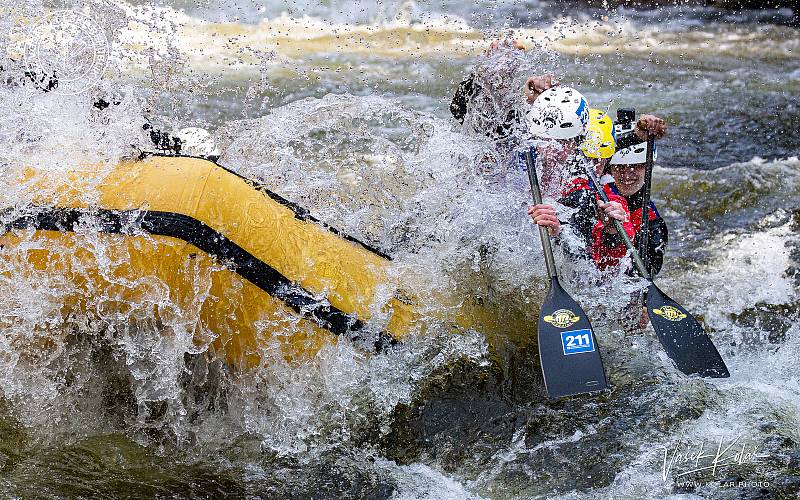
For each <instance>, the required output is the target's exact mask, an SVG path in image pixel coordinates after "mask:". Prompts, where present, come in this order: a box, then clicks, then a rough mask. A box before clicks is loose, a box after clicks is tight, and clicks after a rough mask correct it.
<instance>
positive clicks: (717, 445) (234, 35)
mask: <svg viewBox="0 0 800 500" xmlns="http://www.w3.org/2000/svg"><path fill="white" fill-rule="evenodd" d="M268 4H269V5H260V4H258V3H255V2H249V1H242V0H235V1H232V2H225V3H224V4H223V3H219V2H217V3H215V2H184V1H177V0H175V1H166V0H165V1H160V2H153V3H148V2H140V1H136V2H130V3H128V2H122V1H98V2H95V1H83V2H78V1H75V2H47V3H42V2H36V1H23V2H5V3H3V4H0V10H1V11H2V13H3V15H2V16H0V34H1V35H2V38H1V40H2V41H0V49H2V50H1V51H0V56H2V61H0V66H1V67H2V68H3V69H2V84H1V85H0V166H2V168H1V169H0V200H2V207H3V210H4V211H3V212H2V214H3V215H2V222H3V223H4V224H8V223H9V222H10V221H12V220H14V219H15V218H17V217H19V216H20V214H22V213H24V212H25V210H27V209H28V208H27V207H28V205H29V204H30V202H31V196H32V194H31V193H30V191H29V190H26V189H25V186H22V185H20V184H19V182H18V179H19V173H20V172H21V171H22V170H23V169H24V168H25V167H28V166H37V167H39V168H41V169H44V170H47V171H50V172H53V173H54V174H55V175H60V174H63V173H65V172H66V171H67V170H68V169H69V168H70V167H71V166H73V165H76V164H81V165H92V167H91V168H94V169H96V170H97V172H98V176H97V177H98V179H101V181H102V178H103V176H104V175H105V173H106V172H108V171H110V167H111V166H112V165H114V164H115V163H116V162H117V161H118V160H119V159H120V158H134V157H136V156H138V155H140V154H141V153H142V152H147V151H153V150H154V149H153V148H154V147H153V144H152V143H151V142H150V139H149V137H148V133H147V131H146V130H144V129H143V125H144V124H146V123H149V124H150V125H151V126H152V127H154V128H157V129H159V130H163V131H166V132H177V131H178V130H179V129H181V128H184V127H204V128H205V129H207V130H208V131H209V132H210V133H211V135H212V136H213V138H214V140H215V143H216V145H217V147H218V148H219V150H220V154H221V156H220V159H219V163H220V164H222V165H224V166H225V167H227V168H229V169H231V170H233V171H235V172H237V173H240V174H242V175H244V176H246V177H248V178H251V179H255V180H257V181H259V182H261V183H263V184H265V185H266V186H267V187H268V188H269V189H271V190H272V191H274V192H276V193H278V194H279V195H281V196H283V197H284V198H286V199H288V200H291V201H292V202H295V203H297V204H299V205H301V206H303V207H305V208H307V209H308V210H309V211H310V212H311V214H312V215H313V216H315V217H317V218H318V219H320V220H322V221H324V222H326V223H327V224H330V225H331V226H333V227H336V228H337V229H339V230H341V231H343V232H345V233H348V234H350V235H352V236H354V237H356V238H358V239H360V240H362V241H364V242H366V243H368V244H370V245H372V246H374V247H377V248H380V249H381V250H383V251H385V252H387V253H389V254H390V255H391V256H392V258H393V259H394V262H395V264H396V265H395V266H394V267H393V272H394V273H396V276H393V278H396V279H397V280H398V281H400V282H402V283H403V286H404V288H405V289H408V290H413V291H414V293H415V294H417V295H418V296H419V297H421V298H431V297H439V296H442V295H445V294H453V292H454V291H455V295H456V296H457V297H460V300H461V301H463V302H468V303H476V304H480V305H481V306H482V307H483V308H485V309H486V310H487V311H489V313H490V314H491V316H492V318H495V319H496V323H497V328H495V329H493V330H492V331H490V332H474V331H467V332H463V333H462V334H459V335H453V334H452V333H451V331H450V329H449V328H447V327H446V325H445V324H434V326H433V327H432V329H431V331H429V332H428V333H427V334H425V335H415V336H412V337H411V338H410V339H408V340H407V341H406V342H404V343H403V344H402V345H400V346H398V347H397V348H396V349H394V350H391V351H389V352H387V353H384V354H377V355H375V354H368V353H366V352H364V350H363V349H362V348H361V347H360V346H358V345H357V344H356V343H354V342H349V341H346V340H341V341H339V342H337V343H335V344H331V345H327V346H325V347H323V348H322V349H321V350H320V352H319V353H318V354H317V355H316V356H315V357H314V358H313V359H311V360H305V361H301V362H288V361H286V359H285V358H284V356H283V354H282V353H281V352H280V349H278V348H276V347H275V346H274V345H271V346H265V347H264V352H262V353H261V354H263V355H264V359H265V361H264V362H263V363H262V364H261V365H260V366H259V367H256V368H255V369H254V370H251V371H248V372H239V371H235V370H230V369H229V368H228V367H226V365H225V364H224V363H222V362H221V361H220V360H218V359H211V358H209V357H206V356H205V352H204V349H203V348H202V346H201V347H198V346H197V345H196V344H195V342H194V339H195V338H196V337H195V334H196V331H195V327H196V325H197V322H198V321H199V318H198V316H197V312H196V311H194V312H192V311H189V312H186V311H178V307H177V305H176V304H175V303H174V301H173V300H172V299H171V298H170V293H169V290H168V287H167V286H166V284H164V283H162V282H160V281H159V280H158V279H156V278H153V277H151V278H150V279H145V282H146V283H144V284H142V289H143V290H145V289H146V293H144V292H143V294H142V296H141V300H140V301H138V302H132V303H131V304H129V307H128V309H127V310H126V312H124V313H122V312H120V311H115V310H109V309H108V308H104V307H103V304H104V303H105V302H106V300H107V299H109V298H108V297H103V296H102V295H99V296H91V297H86V301H87V303H88V304H89V305H90V306H91V307H90V309H91V310H92V314H86V315H81V314H74V313H72V312H70V311H68V310H67V307H66V303H67V299H66V297H67V296H69V295H70V294H71V293H73V292H74V290H75V289H76V288H75V286H76V285H75V284H74V283H73V282H72V281H71V280H70V277H69V276H59V275H57V274H54V273H47V272H38V271H37V272H33V271H31V272H19V270H18V267H17V266H15V265H14V264H13V262H14V261H13V259H7V260H4V261H3V264H2V269H0V496H2V497H4V498H6V497H8V498H33V497H36V498H70V497H103V498H112V497H198V496H209V497H234V498H240V497H241V498H269V497H274V498H284V497H287V498H393V499H416V498H430V499H434V498H435V499H440V498H453V499H456V498H458V499H461V498H520V499H522V498H571V499H583V498H585V499H595V498H608V499H620V498H631V499H633V498H794V497H796V495H797V494H798V492H799V491H800V480H799V479H798V478H800V444H798V443H800V432H799V431H798V429H800V389H798V387H799V385H798V375H797V369H796V367H797V359H798V356H800V332H799V331H798V305H799V304H800V302H798V286H800V237H799V236H798V235H799V233H800V190H799V188H798V186H800V182H798V181H799V180H800V161H798V159H797V157H798V153H800V134H798V132H797V123H798V121H799V120H800V109H798V105H797V98H796V96H797V95H798V93H800V76H798V75H800V54H798V50H800V34H798V31H797V29H796V28H792V27H790V26H788V25H787V22H788V20H789V19H791V18H792V15H793V13H792V12H791V11H788V10H787V9H783V10H769V11H766V10H764V11H735V12H733V11H721V10H716V9H713V8H709V7H692V6H679V7H662V8H660V9H653V10H632V9H603V8H594V7H587V6H578V5H574V4H572V3H569V5H568V6H562V5H560V4H559V3H557V2H539V1H536V0H531V1H489V0H487V1H481V2H478V3H468V2H454V1H449V0H439V1H429V2H427V1H426V2H422V1H419V2H414V1H411V0H409V1H405V2H399V1H387V2H379V3H376V2H343V1H338V0H334V1H326V2H318V1H315V0H307V1H302V2H284V1H281V2H268ZM64 11H66V12H71V13H77V14H78V15H80V16H82V17H81V18H82V19H84V21H80V22H82V23H84V24H82V26H90V27H93V28H91V29H89V30H88V31H84V32H81V33H82V34H81V35H80V36H83V37H85V38H83V40H91V41H92V44H93V45H90V47H93V48H94V49H97V48H98V47H105V49H104V50H105V52H102V51H101V52H102V53H101V52H98V51H97V50H94V51H93V52H72V53H67V54H60V57H63V59H59V60H62V61H67V62H69V61H72V64H89V63H88V62H87V61H89V59H88V56H87V55H86V54H89V53H91V54H94V55H95V56H97V57H98V59H97V61H98V62H97V64H98V67H97V71H96V72H92V73H90V74H91V75H93V76H92V77H91V78H93V79H92V80H91V81H90V82H89V85H84V86H85V87H86V88H81V85H83V84H85V83H86V82H85V81H83V80H77V81H75V82H68V83H69V85H72V87H70V86H68V83H63V84H61V86H60V87H59V88H56V89H55V91H50V92H44V91H43V90H42V88H41V87H42V85H41V82H39V84H38V85H36V84H34V83H33V82H32V81H31V79H30V78H28V77H27V76H26V75H25V72H26V71H31V70H32V69H34V70H35V69H36V68H37V67H40V66H37V65H39V64H40V60H41V58H46V57H47V56H48V54H45V53H44V52H41V53H39V52H36V53H34V52H32V51H33V48H35V47H42V46H43V45H42V44H37V43H34V42H32V40H31V33H37V36H39V37H47V36H50V34H49V33H51V32H48V31H46V30H44V28H42V26H43V24H42V23H45V24H46V22H48V21H47V20H48V19H49V20H52V19H54V18H53V17H52V16H53V15H54V14H53V13H55V12H64ZM59 15H62V14H59ZM69 19H73V22H75V21H74V19H75V18H69ZM87 19H88V21H86V20H87ZM36 30H40V31H36ZM89 34H91V36H89ZM498 37H513V38H516V39H518V40H519V41H521V42H522V43H524V44H525V45H526V46H527V50H526V51H524V52H523V51H515V50H511V49H508V50H505V51H500V53H495V54H493V55H490V56H488V58H487V56H486V55H485V54H484V52H485V50H486V49H487V47H488V46H489V44H490V43H491V41H492V40H494V39H496V38H498ZM84 48H85V46H84ZM106 49H107V50H106ZM98 54H100V55H102V56H103V57H102V58H100V57H99V56H98ZM37 55H38V57H40V59H37V58H36V57H35V56H37ZM49 57H54V56H53V54H49ZM37 61H39V62H37ZM92 61H93V60H92ZM498 65H507V66H506V67H507V68H508V74H509V75H510V76H509V79H508V81H507V82H505V83H508V89H509V91H508V95H507V96H505V98H508V99H517V98H519V95H518V92H519V90H518V89H519V88H521V86H522V84H523V82H524V81H525V79H526V78H527V77H528V76H530V75H534V74H541V73H552V74H554V75H555V76H557V77H558V78H559V79H560V80H561V81H562V82H564V83H568V84H570V85H573V86H575V87H576V88H578V89H579V90H580V91H581V92H583V93H584V94H585V95H586V96H587V98H588V100H589V102H590V104H591V105H592V107H597V108H601V109H608V110H609V112H610V114H611V115H612V116H614V113H615V111H616V109H618V108H621V107H635V108H636V109H637V112H639V113H653V114H657V115H658V116H661V117H663V118H665V119H666V121H667V123H668V126H669V131H668V136H667V137H666V138H665V139H663V140H661V141H660V142H659V159H658V164H657V166H656V168H655V170H654V183H653V197H654V201H655V203H656V204H657V206H658V208H659V210H660V212H661V215H662V216H663V217H664V218H665V220H666V223H667V225H668V226H669V230H670V242H669V246H668V248H667V253H666V260H665V266H664V269H663V270H662V272H661V274H660V276H659V279H658V282H659V286H660V287H661V288H662V289H663V290H664V291H666V292H667V293H669V295H670V296H672V297H673V298H674V299H676V300H677V301H678V302H680V303H681V304H683V305H684V306H685V307H686V308H687V309H689V310H690V311H692V312H693V313H694V314H695V315H696V316H697V317H698V318H699V319H700V320H701V322H702V323H703V325H704V326H705V328H706V329H707V331H708V332H709V333H710V335H711V337H712V339H713V340H714V343H715V344H716V345H717V347H718V348H719V351H720V353H721V354H722V356H723V357H724V358H725V361H726V363H727V365H728V367H729V369H730V372H731V377H730V378H729V379H700V378H696V377H687V376H685V375H682V374H681V373H680V372H678V371H677V370H676V369H675V367H674V366H673V364H672V362H671V361H670V360H669V359H668V358H667V357H666V355H665V354H664V352H663V349H662V348H661V346H660V344H659V343H658V341H657V339H656V338H655V335H654V333H653V332H652V330H651V329H647V330H645V332H644V333H639V334H626V333H625V330H624V328H623V327H624V326H625V321H624V320H622V319H620V317H621V316H623V315H624V311H625V310H626V308H628V305H629V298H630V296H631V293H633V292H635V291H637V290H640V289H641V288H642V287H643V286H644V284H643V283H642V281H641V280H636V279H632V278H628V277H625V276H624V275H623V276H619V275H614V274H613V273H612V274H609V275H606V276H601V275H600V273H599V272H598V271H597V270H595V269H594V267H593V266H591V265H589V264H587V263H585V262H581V263H574V262H570V261H569V260H568V258H567V256H566V255H565V254H564V252H563V251H562V250H561V247H559V249H558V250H557V252H556V253H557V255H556V259H557V261H558V262H559V265H560V269H561V272H562V274H563V275H564V276H568V277H569V279H568V280H565V281H567V284H566V286H567V288H569V290H570V292H571V293H573V294H574V296H575V297H576V299H578V300H579V301H580V302H581V304H583V306H584V308H585V309H586V311H587V312H588V313H589V315H590V316H591V317H592V321H593V324H594V327H595V330H596V333H597V336H598V343H599V348H600V352H601V354H602V356H603V359H604V363H605V366H606V372H607V375H608V378H609V383H610V386H611V387H612V388H613V389H612V391H610V392H608V393H604V394H602V395H594V396H592V395H589V396H579V397H574V398H568V399H564V400H557V401H555V400H549V399H547V397H546V395H545V393H544V389H543V386H542V379H541V375H540V367H539V360H538V353H537V350H536V347H535V345H533V343H534V339H535V327H536V320H537V318H538V314H539V311H538V308H539V304H540V302H541V300H542V299H543V295H544V292H545V290H546V286H547V279H546V273H545V269H544V261H543V258H542V256H541V245H540V242H539V237H538V231H537V230H536V228H535V227H534V226H533V225H532V223H531V221H530V218H529V217H528V216H527V214H526V209H527V206H528V205H529V204H530V203H531V201H530V191H529V187H528V185H527V182H528V181H527V175H526V173H525V172H524V171H523V170H520V169H519V168H517V167H515V166H514V165H513V164H506V163H504V162H502V161H501V162H500V163H501V165H500V166H499V167H498V168H497V169H496V170H493V171H492V172H489V173H488V174H487V172H486V171H485V170H483V169H484V159H485V158H486V157H487V156H492V155H497V152H496V149H495V144H494V143H493V142H492V141H490V140H489V139H488V138H487V137H485V136H482V135H481V134H476V133H474V132H473V131H471V130H469V126H463V125H461V124H459V123H457V122H456V121H455V120H454V119H453V117H452V116H451V115H450V111H449V105H450V100H451V99H452V96H453V93H454V91H455V88H456V86H457V85H458V83H459V82H460V81H462V80H463V79H464V78H466V77H467V76H468V75H469V74H470V72H472V71H481V70H482V68H485V67H498ZM68 70H69V66H64V67H59V71H61V72H62V74H63V75H68V74H70V73H69V71H68ZM87 78H88V77H87ZM64 82H67V79H66V78H64ZM69 89H73V90H77V91H74V92H73V91H68V90H69ZM99 99H103V100H104V101H106V102H109V103H111V105H110V106H108V107H106V108H105V109H99V108H98V107H97V106H95V103H96V102H98V100H99ZM467 125H469V124H467ZM43 189H46V188H43ZM83 196H84V197H85V198H86V199H85V200H83V201H85V202H86V203H91V202H92V201H93V200H96V199H97V198H96V197H97V196H98V193H97V192H96V191H93V190H91V189H90V190H88V191H87V192H86V193H84V195H83ZM96 229H97V228H96V227H93V226H92V225H91V224H89V225H88V226H86V227H83V228H82V229H81V232H80V234H79V237H80V238H81V239H80V241H81V243H82V246H83V247H84V248H86V249H88V250H89V251H91V252H92V254H93V255H94V256H95V257H96V261H97V262H98V265H99V266H104V269H108V270H113V269H114V267H115V266H122V265H125V262H124V260H123V261H119V260H117V259H116V258H114V257H112V254H113V252H112V251H111V250H110V249H109V248H107V247H106V246H105V244H104V243H103V240H101V239H99V238H97V233H96ZM36 244H38V243H36V241H34V240H29V241H28V242H27V245H28V247H27V248H28V249H32V248H34V247H35V245H36ZM0 251H4V250H3V249H0ZM222 266H223V264H222V263H220V264H219V268H212V269H206V270H203V273H205V274H202V275H200V276H199V277H198V278H197V283H198V290H197V302H196V304H195V306H198V305H199V304H200V303H201V302H202V301H203V300H207V294H208V290H209V289H210V282H211V281H210V280H211V275H212V273H214V272H218V271H220V270H221V269H222ZM109 272H110V271H109ZM387 293H388V292H387ZM154 304H156V305H158V306H159V307H160V308H163V309H164V310H168V311H173V312H174V314H172V315H167V316H165V317H160V318H155V317H153V315H152V307H153V305H154ZM448 307H450V306H449V305H442V306H441V310H437V311H434V312H436V313H437V314H439V315H442V314H444V315H445V316H446V315H447V314H448V310H447V308H448ZM197 309H198V310H199V307H198V308H197ZM376 313H377V312H376ZM376 316H380V314H376ZM376 321H377V320H376ZM262 326H263V328H270V326H269V325H262ZM370 326H375V325H368V327H370ZM219 333H220V332H204V335H208V336H209V337H208V338H212V337H213V336H214V335H218V334H219ZM289 333H290V332H289V331H280V332H278V333H277V334H279V335H288V334H289ZM53 339H54V340H53ZM33 345H35V346H42V345H45V346H46V348H45V349H38V350H36V349H33V350H32V349H31V346H33ZM726 447H727V448H726ZM723 448H724V449H727V451H726V452H725V453H726V454H724V455H722V456H719V451H720V450H722V449H723ZM698 456H699V458H698ZM715 457H716V458H717V466H716V467H714V468H713V469H712V468H711V467H707V468H703V467H704V466H707V465H709V464H712V463H713V460H714V458H715Z"/></svg>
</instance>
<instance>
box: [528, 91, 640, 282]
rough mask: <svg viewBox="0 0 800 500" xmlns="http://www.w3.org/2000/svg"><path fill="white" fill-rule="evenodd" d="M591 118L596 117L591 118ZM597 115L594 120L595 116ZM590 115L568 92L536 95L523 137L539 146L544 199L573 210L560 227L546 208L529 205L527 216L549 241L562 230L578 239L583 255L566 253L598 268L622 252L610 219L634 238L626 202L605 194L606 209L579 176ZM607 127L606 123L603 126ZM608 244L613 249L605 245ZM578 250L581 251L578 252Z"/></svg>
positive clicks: (577, 97)
mask: <svg viewBox="0 0 800 500" xmlns="http://www.w3.org/2000/svg"><path fill="white" fill-rule="evenodd" d="M595 114H596V113H595ZM596 115H597V114H596ZM589 120H590V111H589V107H588V104H587V102H586V99H585V98H584V97H583V95H582V94H581V93H580V92H578V91H577V90H575V89H573V88H571V87H552V88H549V89H547V90H544V91H543V92H541V94H540V95H539V96H538V97H537V98H536V100H535V101H534V103H533V105H532V106H531V107H530V109H529V111H528V113H527V123H528V132H529V134H530V135H531V136H532V138H534V139H537V140H538V144H537V148H536V152H537V157H538V159H537V165H541V166H540V167H539V168H540V170H539V179H540V183H541V185H542V189H543V191H544V194H545V196H550V197H556V198H558V202H559V203H560V204H561V205H564V206H566V207H568V208H570V209H573V213H572V215H570V216H569V219H568V220H567V221H565V222H563V223H562V222H561V221H560V220H559V218H558V215H557V213H556V210H555V208H554V207H553V206H552V205H550V204H546V203H543V204H539V205H533V206H531V207H530V208H529V209H528V214H529V215H530V216H531V218H532V219H533V221H534V222H535V223H536V224H539V225H540V226H544V227H547V228H548V231H549V232H550V234H551V235H553V236H556V237H558V236H560V235H561V234H562V230H563V229H564V227H566V228H567V229H569V230H571V231H572V232H573V233H574V234H575V235H577V236H578V237H579V241H580V242H581V244H582V249H576V248H568V249H569V250H570V251H571V253H574V254H576V255H584V256H587V257H589V258H591V259H592V260H593V261H594V262H595V263H596V264H597V265H598V266H599V265H607V263H605V262H604V259H605V258H606V256H608V255H611V254H612V250H613V251H614V252H613V253H616V251H617V250H620V248H618V247H621V251H622V255H624V254H625V252H624V248H625V247H624V245H623V243H622V241H621V239H619V238H616V239H617V240H620V241H619V242H617V241H616V240H614V239H611V238H610V237H611V236H613V235H614V234H615V233H616V228H615V227H614V224H612V223H610V221H611V219H616V220H619V221H620V222H621V223H622V226H623V229H624V230H625V232H626V233H628V236H629V237H631V238H633V226H632V225H631V223H630V217H629V212H628V206H627V202H626V201H625V199H624V197H622V196H621V195H619V194H617V193H613V192H611V191H607V194H608V197H609V203H603V201H602V200H600V199H599V197H598V196H597V194H596V193H595V192H594V191H593V190H592V187H591V186H590V185H589V183H588V181H587V180H586V178H585V176H582V174H581V172H583V162H586V161H587V159H586V158H585V157H584V155H583V153H582V152H581V150H580V149H579V145H580V144H582V143H583V142H584V140H585V139H586V134H587V132H588V126H589ZM607 122H608V124H609V125H610V124H611V120H610V119H608V120H607ZM609 244H613V245H614V247H613V248H609V247H608V245H609ZM581 250H582V251H581Z"/></svg>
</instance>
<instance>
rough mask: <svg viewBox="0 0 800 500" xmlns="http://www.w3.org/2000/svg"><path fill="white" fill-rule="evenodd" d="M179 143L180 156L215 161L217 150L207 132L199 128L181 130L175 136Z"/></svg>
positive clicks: (217, 155)
mask: <svg viewBox="0 0 800 500" xmlns="http://www.w3.org/2000/svg"><path fill="white" fill-rule="evenodd" d="M175 137H177V138H178V139H180V141H181V150H180V151H181V154H184V155H187V156H197V157H200V158H208V159H209V160H215V161H216V160H217V158H219V150H218V149H217V146H216V144H214V138H213V137H211V134H209V133H208V130H206V129H204V128H200V127H186V128H182V129H180V130H179V131H178V133H177V134H175Z"/></svg>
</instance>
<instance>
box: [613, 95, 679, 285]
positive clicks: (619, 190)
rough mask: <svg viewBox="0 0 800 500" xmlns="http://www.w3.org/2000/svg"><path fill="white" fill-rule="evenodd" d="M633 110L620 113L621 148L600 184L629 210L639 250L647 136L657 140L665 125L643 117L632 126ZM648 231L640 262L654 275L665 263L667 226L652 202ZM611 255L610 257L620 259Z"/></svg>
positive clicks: (649, 210)
mask: <svg viewBox="0 0 800 500" xmlns="http://www.w3.org/2000/svg"><path fill="white" fill-rule="evenodd" d="M633 118H634V113H633V110H619V112H618V116H617V122H618V123H617V125H616V132H615V134H616V138H617V143H618V144H619V145H620V146H621V147H620V148H619V149H617V151H616V152H615V153H614V155H613V156H612V157H611V161H610V165H609V166H608V167H604V168H605V172H606V173H609V172H610V174H611V175H610V176H608V175H605V176H603V178H602V179H601V182H604V181H605V182H606V184H605V186H604V188H605V189H607V190H610V191H611V192H613V193H615V194H618V195H621V196H622V197H623V198H624V199H625V201H626V202H627V205H628V207H629V209H630V219H631V224H632V225H633V228H634V230H635V231H636V236H635V237H634V238H633V243H634V246H635V247H636V248H639V240H640V233H641V232H640V229H641V227H642V201H643V197H644V177H645V161H646V159H647V142H646V140H647V134H648V133H651V134H653V135H654V136H655V137H656V138H662V137H664V136H665V135H666V132H667V126H666V124H665V122H664V120H663V119H661V118H658V117H656V116H653V115H642V116H641V117H640V118H639V120H637V121H636V125H635V126H634V125H633ZM657 153H658V149H655V150H654V151H653V160H655V159H656V157H657ZM647 221H648V228H649V232H650V234H649V242H648V243H649V244H648V248H647V249H645V252H646V253H645V255H642V258H643V260H644V261H645V262H646V263H647V265H648V271H649V272H650V273H651V275H653V276H655V275H656V274H658V272H659V271H661V266H662V264H663V263H664V251H665V250H666V247H667V240H668V231H667V224H666V223H665V222H664V219H662V218H661V215H660V214H659V213H658V210H657V209H656V206H655V204H654V203H653V202H652V201H651V202H650V205H649V207H648V214H647ZM624 255H625V252H622V253H621V254H620V253H618V252H615V253H613V256H616V257H622V256H624Z"/></svg>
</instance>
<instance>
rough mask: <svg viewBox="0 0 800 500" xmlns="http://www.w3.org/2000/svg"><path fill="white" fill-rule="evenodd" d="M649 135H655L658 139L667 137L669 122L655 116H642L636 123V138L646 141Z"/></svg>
mask: <svg viewBox="0 0 800 500" xmlns="http://www.w3.org/2000/svg"><path fill="white" fill-rule="evenodd" d="M647 134H653V136H654V137H655V138H656V139H661V138H662V137H664V136H665V135H667V122H665V121H664V119H663V118H659V117H657V116H655V115H642V116H640V117H639V121H637V122H636V137H638V138H639V139H641V140H643V141H646V140H647Z"/></svg>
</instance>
